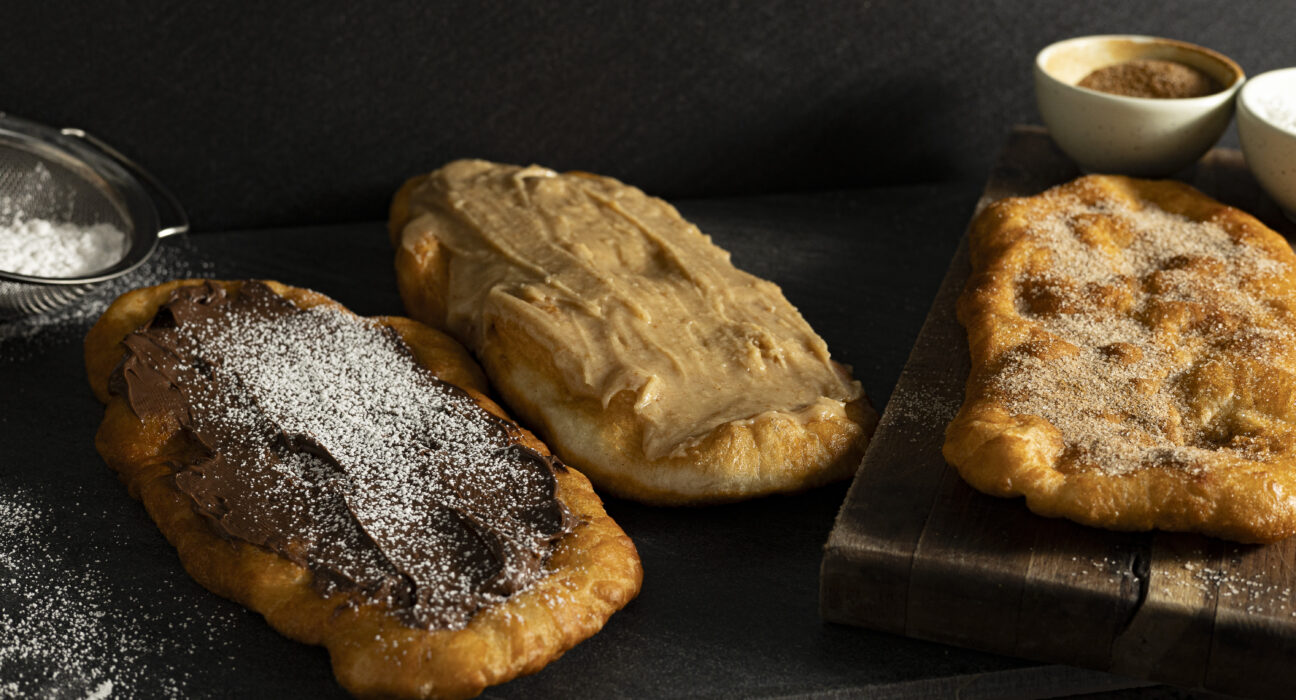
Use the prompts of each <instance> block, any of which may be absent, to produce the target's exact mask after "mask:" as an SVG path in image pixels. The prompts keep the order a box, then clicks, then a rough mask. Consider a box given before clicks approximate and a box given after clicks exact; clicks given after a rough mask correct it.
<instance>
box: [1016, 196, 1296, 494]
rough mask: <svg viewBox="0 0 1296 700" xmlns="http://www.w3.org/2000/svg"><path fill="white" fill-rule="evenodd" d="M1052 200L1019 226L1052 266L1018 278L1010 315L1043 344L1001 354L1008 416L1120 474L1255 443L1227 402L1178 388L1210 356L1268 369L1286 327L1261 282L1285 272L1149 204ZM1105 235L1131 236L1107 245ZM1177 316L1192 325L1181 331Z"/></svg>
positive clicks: (1224, 234)
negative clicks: (1044, 426) (1053, 432)
mask: <svg viewBox="0 0 1296 700" xmlns="http://www.w3.org/2000/svg"><path fill="white" fill-rule="evenodd" d="M1053 204H1055V205H1059V206H1053V207H1051V208H1048V209H1046V210H1041V211H1036V212H1035V213H1034V216H1033V218H1031V219H1030V220H1029V222H1028V228H1027V230H1026V231H1025V232H1024V233H1023V234H1022V235H1024V236H1028V237H1030V238H1032V239H1033V244H1034V245H1035V246H1036V247H1038V248H1039V249H1042V250H1043V251H1046V254H1047V256H1048V259H1049V261H1050V265H1049V266H1048V268H1047V269H1048V271H1047V272H1046V273H1043V274H1040V275H1026V276H1024V277H1022V278H1020V279H1018V280H1016V284H1017V286H1018V297H1017V301H1018V312H1019V313H1020V314H1021V315H1022V316H1023V317H1024V318H1025V319H1026V320H1028V321H1030V322H1032V323H1034V324H1038V325H1039V326H1040V327H1042V329H1043V330H1044V331H1045V332H1046V333H1047V335H1046V336H1045V338H1047V339H1048V340H1047V341H1045V340H1041V341H1040V342H1047V343H1049V344H1050V347H1051V350H1050V351H1048V352H1045V353H1043V355H1044V356H1043V357H1041V356H1039V354H1037V352H1034V351H1032V350H1029V349H1027V350H1025V351H1016V352H1014V353H1012V354H1010V355H1009V357H1008V358H1007V362H1006V364H1005V365H1004V367H1003V368H1002V369H1001V370H1000V371H999V373H998V374H997V375H996V377H995V378H994V380H993V384H994V386H995V387H997V388H998V389H999V390H1000V392H1001V393H1002V394H1003V395H1004V397H1005V403H1006V404H1007V408H1008V410H1009V411H1010V412H1011V413H1014V414H1017V415H1036V416H1040V417H1042V418H1044V419H1045V420H1047V421H1049V422H1050V423H1052V424H1053V425H1054V427H1056V428H1057V429H1058V430H1059V431H1060V432H1061V433H1062V435H1063V440H1064V442H1065V448H1066V449H1067V450H1068V451H1070V452H1072V453H1073V455H1074V456H1075V457H1076V458H1077V459H1078V461H1080V462H1081V463H1082V464H1085V465H1088V466H1096V467H1099V468H1102V469H1103V470H1105V471H1107V472H1110V473H1116V474H1119V473H1125V472H1128V471H1130V470H1133V469H1137V468H1139V467H1142V466H1146V465H1148V464H1152V463H1155V464H1159V465H1164V466H1176V467H1179V468H1183V469H1189V470H1192V469H1198V468H1201V467H1202V466H1203V465H1205V464H1209V463H1210V462H1211V461H1212V460H1213V459H1215V458H1216V457H1217V456H1219V455H1220V454H1221V453H1223V452H1228V451H1242V450H1244V449H1252V448H1255V449H1262V448H1263V446H1257V445H1254V444H1247V445H1244V444H1242V443H1239V442H1237V441H1233V440H1232V437H1233V435H1232V428H1231V427H1230V424H1229V420H1230V410H1229V409H1228V408H1227V407H1226V406H1216V405H1214V404H1211V403H1210V401H1211V400H1212V399H1211V397H1209V396H1193V395H1194V394H1195V393H1196V392H1194V391H1192V390H1190V389H1188V388H1185V387H1187V386H1188V385H1189V384H1191V383H1193V382H1197V381H1198V380H1199V379H1200V378H1201V377H1203V376H1205V374H1206V373H1209V372H1211V371H1215V370H1216V369H1217V367H1216V366H1213V365H1212V364H1211V363H1212V362H1222V363H1225V366H1224V367H1223V370H1222V371H1223V372H1224V373H1225V374H1228V375H1229V376H1233V375H1232V374H1230V373H1231V372H1233V371H1234V370H1235V369H1236V367H1235V366H1233V365H1229V364H1228V363H1230V362H1245V363H1251V364H1253V365H1256V366H1265V365H1267V364H1268V363H1270V362H1273V361H1275V360H1276V359H1279V358H1280V357H1281V356H1283V355H1284V353H1289V352H1290V350H1289V348H1291V347H1293V343H1296V338H1294V337H1293V335H1292V329H1291V328H1290V327H1289V322H1288V321H1287V320H1285V319H1284V318H1283V317H1282V316H1281V311H1280V310H1278V309H1275V308H1274V307H1273V306H1271V305H1269V304H1268V303H1267V301H1266V299H1265V298H1264V297H1263V295H1262V294H1260V293H1258V292H1257V291H1256V290H1257V288H1258V286H1259V285H1258V284H1257V282H1256V281H1255V280H1256V279H1258V278H1259V279H1263V278H1267V277H1271V276H1274V275H1282V274H1285V273H1286V272H1287V270H1286V266H1285V265H1284V264H1283V263H1281V262H1279V261H1277V260H1274V259H1272V258H1271V257H1269V256H1268V255H1267V254H1266V253H1265V252H1264V251H1262V250H1261V249H1259V248H1257V247H1255V246H1252V245H1244V244H1238V243H1236V242H1234V240H1233V238H1232V237H1230V235H1229V233H1228V231H1226V230H1225V229H1224V228H1223V227H1222V226H1220V225H1218V224H1215V223H1211V222H1194V221H1191V220H1189V219H1187V218H1184V217H1181V216H1178V215H1175V214H1171V213H1169V212H1166V211H1163V210H1161V209H1159V208H1157V207H1155V206H1153V205H1148V206H1147V207H1146V208H1144V209H1141V210H1135V209H1132V208H1130V207H1128V206H1124V205H1121V204H1118V203H1114V202H1099V203H1097V204H1086V203H1084V202H1081V201H1079V200H1075V199H1067V200H1065V201H1062V202H1058V201H1056V200H1055V201H1054V202H1053ZM1111 231H1116V232H1117V233H1116V234H1115V237H1116V238H1117V239H1119V237H1120V236H1122V235H1130V236H1132V238H1131V239H1130V240H1129V241H1128V244H1127V245H1125V246H1124V247H1121V246H1120V245H1119V244H1118V245H1116V246H1113V245H1112V243H1111V241H1110V240H1108V239H1107V238H1106V234H1107V233H1109V232H1111ZM1175 314H1188V315H1189V318H1190V319H1193V318H1195V319H1197V320H1196V321H1191V320H1190V321H1186V322H1184V323H1183V325H1181V326H1177V330H1176V322H1174V321H1173V320H1168V319H1173V318H1174V317H1175ZM1158 319H1161V320H1159V321H1158ZM1037 349H1038V348H1037ZM1221 349H1227V352H1226V353H1224V354H1221V353H1222V352H1223V351H1222V350H1221ZM1239 381H1241V380H1239ZM1186 397H1191V401H1192V403H1189V398H1186ZM1226 398H1227V397H1226ZM1243 442H1245V441H1243Z"/></svg>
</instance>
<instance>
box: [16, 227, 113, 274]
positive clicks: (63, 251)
mask: <svg viewBox="0 0 1296 700" xmlns="http://www.w3.org/2000/svg"><path fill="white" fill-rule="evenodd" d="M128 242H129V241H128V240H127V238H126V234H125V233H123V232H122V231H121V230H120V229H118V228H117V227H116V226H113V225H112V224H102V223H101V224H92V225H89V226H78V225H76V224H72V223H67V222H59V221H47V220H45V219H23V218H20V217H17V216H15V217H14V218H13V220H12V221H10V222H9V223H8V224H5V225H0V270H5V271H6V272H16V273H18V274H21V275H33V276H36V277H80V276H82V275H88V274H91V273H94V272H98V271H100V270H105V269H107V268H109V267H111V266H112V265H113V264H114V263H116V262H117V261H118V260H121V259H122V257H124V256H125V255H126V248H127V244H128Z"/></svg>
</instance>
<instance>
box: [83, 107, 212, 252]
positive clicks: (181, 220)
mask: <svg viewBox="0 0 1296 700" xmlns="http://www.w3.org/2000/svg"><path fill="white" fill-rule="evenodd" d="M60 131H61V133H62V134H63V135H64V136H73V137H76V138H78V139H81V140H82V141H85V142H86V143H88V144H90V145H91V146H94V147H95V148H97V149H99V150H100V151H102V152H103V153H104V154H105V155H107V156H108V157H109V158H112V159H113V160H115V161H117V163H118V164H119V165H121V166H122V167H124V168H126V169H127V170H129V171H130V172H131V173H132V174H134V175H137V176H139V177H140V179H142V180H144V182H145V183H146V184H148V186H149V187H152V188H153V191H154V192H157V193H158V194H160V195H162V199H163V200H165V203H166V205H167V207H169V208H170V209H171V212H170V213H171V215H172V217H173V218H174V219H175V222H176V223H174V224H172V225H170V226H167V227H165V228H162V229H161V230H159V231H158V232H157V235H158V238H166V237H167V236H174V235H175V234H178V233H187V232H188V231H189V217H188V215H186V214H185V211H184V207H182V206H180V200H178V199H176V198H175V195H173V194H171V190H168V189H167V188H165V187H163V186H162V183H161V182H160V181H158V179H157V178H155V177H153V175H152V174H151V173H149V171H147V170H145V169H144V168H142V167H140V165H139V164H138V163H136V162H135V161H133V160H131V159H130V158H127V157H126V156H125V155H124V154H122V152H121V151H118V150H117V149H115V148H113V147H112V146H109V145H108V144H107V143H104V142H103V141H102V140H100V139H99V138H98V137H97V136H94V135H93V134H88V133H86V132H84V131H82V130H81V129H76V128H72V127H67V128H65V129H61V130H60Z"/></svg>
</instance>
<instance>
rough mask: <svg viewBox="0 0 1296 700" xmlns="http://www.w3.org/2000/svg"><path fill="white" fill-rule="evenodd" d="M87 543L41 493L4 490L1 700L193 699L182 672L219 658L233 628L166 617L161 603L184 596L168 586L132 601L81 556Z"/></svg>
mask: <svg viewBox="0 0 1296 700" xmlns="http://www.w3.org/2000/svg"><path fill="white" fill-rule="evenodd" d="M77 536H78V534H77V533H73V532H69V531H67V530H65V529H63V528H62V527H60V526H58V525H57V524H56V517H55V514H54V512H53V511H52V510H51V509H50V508H49V507H48V506H44V505H42V504H41V503H40V501H39V500H38V499H36V498H34V497H33V496H32V495H31V494H29V493H26V492H24V491H21V490H14V489H8V490H4V491H0V697H57V698H64V697H67V698H79V697H87V698H101V699H102V698H109V697H112V698H132V697H186V696H188V695H190V694H191V690H190V689H189V686H188V677H187V675H186V673H185V672H184V671H181V670H179V668H177V667H176V666H175V665H174V664H175V663H176V662H177V661H189V660H190V659H189V658H188V657H193V656H198V655H203V656H208V657H210V655H211V651H212V648H211V644H210V643H211V642H212V641H214V640H215V635H216V632H217V630H218V628H219V627H221V626H224V625H227V624H228V622H229V621H228V620H226V619H224V618H220V617H217V618H209V617H201V616H193V617H190V616H187V615H185V616H178V617H177V616H164V614H162V613H160V612H158V611H157V606H156V604H155V598H156V597H157V596H168V595H175V592H174V591H173V590H172V588H171V586H170V584H169V583H168V582H167V581H165V580H156V581H151V582H150V586H149V588H148V589H147V590H141V591H140V592H139V594H140V595H141V596H143V598H142V599H141V598H140V597H137V596H136V595H135V594H133V593H128V592H126V591H124V590H123V589H122V587H121V585H120V583H119V582H115V581H113V580H112V579H110V578H109V577H108V576H107V575H105V574H104V573H103V570H102V568H101V566H102V564H103V563H104V559H99V558H93V559H90V560H86V559H85V558H84V554H80V555H78V554H73V551H75V550H74V549H73V547H72V546H71V545H70V543H71V542H72V541H73V538H74V537H77ZM108 556H110V554H109V553H104V558H107V557H108ZM162 630H166V631H165V632H163V631H162ZM190 662H191V661H190Z"/></svg>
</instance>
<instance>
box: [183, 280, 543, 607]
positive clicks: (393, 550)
mask: <svg viewBox="0 0 1296 700" xmlns="http://www.w3.org/2000/svg"><path fill="white" fill-rule="evenodd" d="M247 295H248V293H247V292H246V291H245V292H244V296H245V297H247ZM176 333H177V334H178V335H179V337H180V339H181V342H182V345H183V347H185V348H188V349H190V351H191V352H194V353H195V356H194V358H193V359H192V363H191V364H190V365H186V366H184V367H181V370H183V371H184V372H185V374H184V375H182V377H183V378H182V380H181V381H180V386H181V387H182V389H183V391H185V393H186V398H187V400H188V401H189V402H190V405H191V406H192V407H193V408H192V410H191V411H190V413H191V415H192V416H193V420H194V427H195V429H196V432H197V433H198V434H200V435H204V436H217V438H216V440H217V444H215V445H214V446H213V447H214V449H215V450H216V451H217V452H218V453H220V454H221V455H223V456H224V458H227V459H235V460H243V461H241V462H240V463H239V464H238V465H237V469H236V471H237V472H238V473H247V474H251V473H253V472H256V471H257V470H261V469H268V476H270V477H271V478H268V479H266V480H264V482H262V481H260V480H258V481H257V487H258V489H260V490H261V491H262V492H263V493H264V497H265V501H266V503H267V504H273V505H272V506H271V505H267V506H266V507H267V508H270V507H272V508H273V509H274V514H273V515H271V514H270V513H269V512H268V511H264V510H262V509H261V508H262V507H261V506H260V505H256V506H252V507H249V508H247V509H245V510H244V511H242V512H234V509H235V508H236V507H235V506H230V509H231V512H229V513H222V514H221V517H222V519H223V520H225V521H228V522H234V521H235V518H248V519H252V520H256V519H257V518H262V519H263V521H264V519H265V518H270V517H273V522H274V523H275V527H283V526H287V527H289V528H290V529H291V528H298V529H297V530H295V531H292V532H287V533H283V536H284V537H285V538H287V539H288V540H291V541H304V542H306V543H308V545H307V547H306V552H305V554H304V558H305V563H306V564H307V565H308V566H310V567H311V568H312V569H316V570H322V571H324V572H326V573H327V576H326V578H325V584H326V585H325V588H324V590H325V592H332V591H335V590H354V588H355V587H356V586H359V587H360V588H361V589H362V590H365V591H366V592H367V593H368V594H369V595H371V596H373V597H375V598H377V599H378V600H381V601H383V602H385V603H387V604H389V605H392V606H393V607H396V608H398V609H402V610H403V611H404V612H405V613H407V615H408V618H411V619H412V621H414V622H415V623H416V624H419V625H420V626H437V627H441V626H445V627H450V628H459V627H462V626H463V625H465V624H467V622H468V620H469V619H471V617H472V615H473V614H475V613H476V612H477V610H479V609H480V608H481V607H483V606H486V605H490V604H493V603H497V602H500V601H502V600H504V599H505V598H506V597H507V596H508V595H510V594H513V593H516V592H518V591H520V590H523V589H525V588H526V587H528V586H529V585H531V584H532V583H534V581H536V580H538V579H539V578H540V577H542V576H543V575H544V574H545V571H544V569H543V562H544V561H545V560H546V559H547V556H548V552H549V550H550V549H551V547H552V544H553V542H554V541H555V540H556V538H557V537H560V536H561V535H562V534H564V530H563V523H562V518H561V516H560V513H561V512H562V511H561V510H560V509H561V506H560V505H559V504H557V502H555V501H553V500H552V498H553V493H552V488H553V482H552V477H551V476H548V477H547V478H540V477H538V476H537V475H539V474H542V473H543V474H545V475H548V474H549V472H548V469H549V468H548V467H547V466H544V465H542V463H541V462H539V461H537V460H538V459H539V458H538V457H534V456H528V455H530V454H533V453H530V452H529V451H528V450H526V449H525V448H522V447H520V446H518V445H517V444H516V441H515V440H514V439H513V438H512V436H511V434H510V431H509V429H507V427H506V426H505V424H504V423H502V422H501V421H499V420H497V419H492V418H490V417H489V416H488V414H486V413H485V411H484V410H483V409H482V408H480V407H479V406H478V405H477V404H476V403H475V402H474V401H473V400H472V399H471V398H469V397H468V396H467V395H466V394H464V393H462V392H461V391H459V390H457V389H454V388H453V387H451V386H449V385H447V384H445V383H443V382H440V381H438V380H436V379H435V378H433V377H432V376H431V375H430V374H429V373H428V372H426V371H425V370H423V369H421V368H420V367H419V365H417V364H416V363H415V362H414V361H413V358H412V357H411V355H410V351H409V350H408V348H407V347H406V346H405V345H404V343H403V342H402V341H401V340H400V339H399V337H397V336H396V335H395V334H394V333H393V332H391V331H390V330H389V329H385V328H384V327H383V326H381V325H377V324H375V323H373V322H370V321H367V320H364V319H359V318H356V317H354V316H352V315H350V314H348V313H345V312H342V311H339V310H336V309H332V308H325V307H317V308H314V309H309V310H305V311H299V312H296V313H292V314H289V315H275V314H268V313H264V312H263V310H261V309H257V308H252V309H243V308H234V307H230V310H229V311H228V313H224V314H221V315H220V316H208V317H206V318H205V319H202V320H201V321H191V322H186V323H183V324H181V325H179V326H178V327H177V328H176ZM230 389H234V390H230ZM222 473H223V472H222ZM197 474H198V476H197V477H194V478H200V477H201V478H206V477H208V476H216V477H218V476H219V475H218V474H217V473H216V472H214V471H213V470H211V469H207V468H204V470H202V471H201V472H198V473H197ZM178 478H182V479H183V478H190V475H188V474H182V475H181V477H178ZM249 478H253V477H249ZM190 483H192V482H190ZM182 487H183V486H182ZM220 507H221V508H224V507H225V506H224V504H222V505H221V506H220ZM263 513H264V515H263ZM267 522H268V521H267ZM249 524H250V526H251V527H252V528H253V529H254V530H257V531H259V530H260V528H261V525H259V524H258V523H257V522H249ZM275 537H278V535H275ZM370 542H371V543H373V544H372V545H367V544H366V543H370ZM272 544H273V543H272ZM407 581H408V582H409V583H412V585H413V590H412V591H411V590H409V588H410V586H409V585H408V584H407V583H406V582H407ZM407 596H408V597H409V598H408V599H407Z"/></svg>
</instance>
